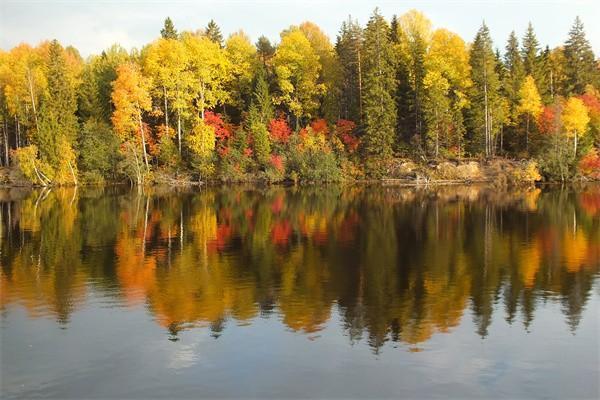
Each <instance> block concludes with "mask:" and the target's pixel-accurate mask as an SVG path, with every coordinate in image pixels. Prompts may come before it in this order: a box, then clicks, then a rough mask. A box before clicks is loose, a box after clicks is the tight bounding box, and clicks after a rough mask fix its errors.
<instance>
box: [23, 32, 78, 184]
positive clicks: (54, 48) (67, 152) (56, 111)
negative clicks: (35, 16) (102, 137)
mask: <svg viewBox="0 0 600 400" xmlns="http://www.w3.org/2000/svg"><path fill="white" fill-rule="evenodd" d="M72 79H73V77H72V76H71V75H70V74H69V71H68V69H67V64H66V59H65V55H64V50H63V48H62V46H61V45H60V44H59V43H58V41H56V40H53V41H52V42H51V43H50V47H49V51H48V68H47V80H48V92H47V96H46V97H45V99H44V102H43V104H42V109H41V113H40V114H41V118H40V128H39V130H37V131H36V136H35V137H34V139H35V140H34V141H35V144H37V145H38V148H39V152H40V156H41V158H42V161H44V162H46V163H48V164H49V165H50V166H51V167H52V168H54V170H55V176H54V177H53V178H52V179H54V180H56V181H57V182H66V181H67V180H68V179H69V178H67V176H65V175H71V176H72V178H73V180H74V181H75V182H76V178H75V173H74V170H73V168H74V157H75V153H74V150H73V144H74V143H75V141H76V139H77V133H78V129H79V126H78V122H77V116H76V114H75V113H76V112H77V100H76V97H75V91H74V89H73V85H72Z"/></svg>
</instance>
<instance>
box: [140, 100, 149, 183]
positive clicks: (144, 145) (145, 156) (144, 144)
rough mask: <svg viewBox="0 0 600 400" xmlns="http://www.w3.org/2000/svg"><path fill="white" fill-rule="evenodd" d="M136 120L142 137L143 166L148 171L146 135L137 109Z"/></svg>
mask: <svg viewBox="0 0 600 400" xmlns="http://www.w3.org/2000/svg"><path fill="white" fill-rule="evenodd" d="M138 120H139V123H140V133H141V135H142V151H143V154H144V164H146V170H147V171H150V167H149V166H148V155H147V154H146V135H145V133H144V124H143V122H142V113H141V111H139V108H138Z"/></svg>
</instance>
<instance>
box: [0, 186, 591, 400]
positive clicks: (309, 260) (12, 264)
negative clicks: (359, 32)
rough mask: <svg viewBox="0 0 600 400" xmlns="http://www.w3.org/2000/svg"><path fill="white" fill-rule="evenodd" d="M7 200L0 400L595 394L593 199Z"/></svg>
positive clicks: (21, 196)
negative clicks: (36, 398) (18, 399)
mask: <svg viewBox="0 0 600 400" xmlns="http://www.w3.org/2000/svg"><path fill="white" fill-rule="evenodd" d="M0 199H1V201H2V202H1V203H0V208H1V210H0V211H1V212H0V216H1V218H2V220H1V226H2V230H1V236H0V250H1V254H0V263H1V269H0V313H1V319H0V323H1V326H0V335H1V348H0V350H1V353H0V360H1V369H0V373H1V374H0V377H1V381H0V384H1V391H2V393H1V395H2V397H3V398H32V397H48V398H150V397H166V398H198V397H202V398H207V397H208V398H211V397H234V398H239V397H257V398H267V397H273V398H281V397H319V398H323V397H326V398H332V397H344V398H367V397H368V398H381V397H391V398H399V397H409V398H448V397H450V398H481V397H496V398H558V399H564V398H596V397H598V396H599V395H600V393H599V390H600V389H599V383H598V377H599V374H600V367H599V366H600V343H599V340H600V339H599V336H600V328H599V324H600V316H599V311H600V284H599V282H598V281H599V279H598V278H599V274H600V186H589V187H583V188H579V189H577V190H575V189H566V188H563V189H561V188H553V189H552V188H550V189H543V190H540V189H536V190H533V191H522V192H514V193H511V192H500V191H497V190H489V189H485V188H478V187H446V188H437V189H429V190H423V189H421V190H417V189H400V188H391V187H380V186H372V187H368V186H358V187H345V188H342V187H308V188H302V189H295V188H287V189H286V188H282V187H276V188H268V189H261V188H243V187H232V188H222V189H204V190H202V191H180V192H175V191H173V190H169V189H151V190H149V191H145V192H143V193H142V192H137V191H130V190H125V189H123V188H121V189H115V188H110V189H86V190H82V189H79V190H77V191H75V190H72V189H71V190H56V189H54V190H52V191H36V192H33V193H22V192H19V191H12V192H0Z"/></svg>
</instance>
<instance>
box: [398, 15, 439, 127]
mask: <svg viewBox="0 0 600 400" xmlns="http://www.w3.org/2000/svg"><path fill="white" fill-rule="evenodd" d="M399 22H400V28H401V35H402V36H401V37H400V39H398V42H399V44H400V53H401V55H400V57H399V62H400V63H401V64H403V65H402V66H401V67H400V68H401V69H402V68H405V69H406V72H407V74H406V77H401V76H399V77H398V80H400V81H402V80H403V79H402V78H407V79H408V84H409V85H410V94H412V96H411V97H410V98H409V100H408V114H409V115H410V119H411V120H412V121H411V122H412V129H411V130H412V133H413V134H414V135H418V137H419V138H421V137H422V134H423V133H424V129H425V124H424V120H423V99H424V96H425V87H424V84H423V79H424V78H425V74H426V73H427V71H426V70H425V56H426V54H427V51H428V47H429V41H430V36H431V22H430V21H429V20H428V19H427V17H425V15H423V13H421V12H419V11H416V10H410V11H408V12H407V13H406V14H404V15H402V16H401V17H400V21H399Z"/></svg>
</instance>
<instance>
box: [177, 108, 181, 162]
mask: <svg viewBox="0 0 600 400" xmlns="http://www.w3.org/2000/svg"><path fill="white" fill-rule="evenodd" d="M177 142H178V145H179V155H181V114H180V113H179V110H177Z"/></svg>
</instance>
